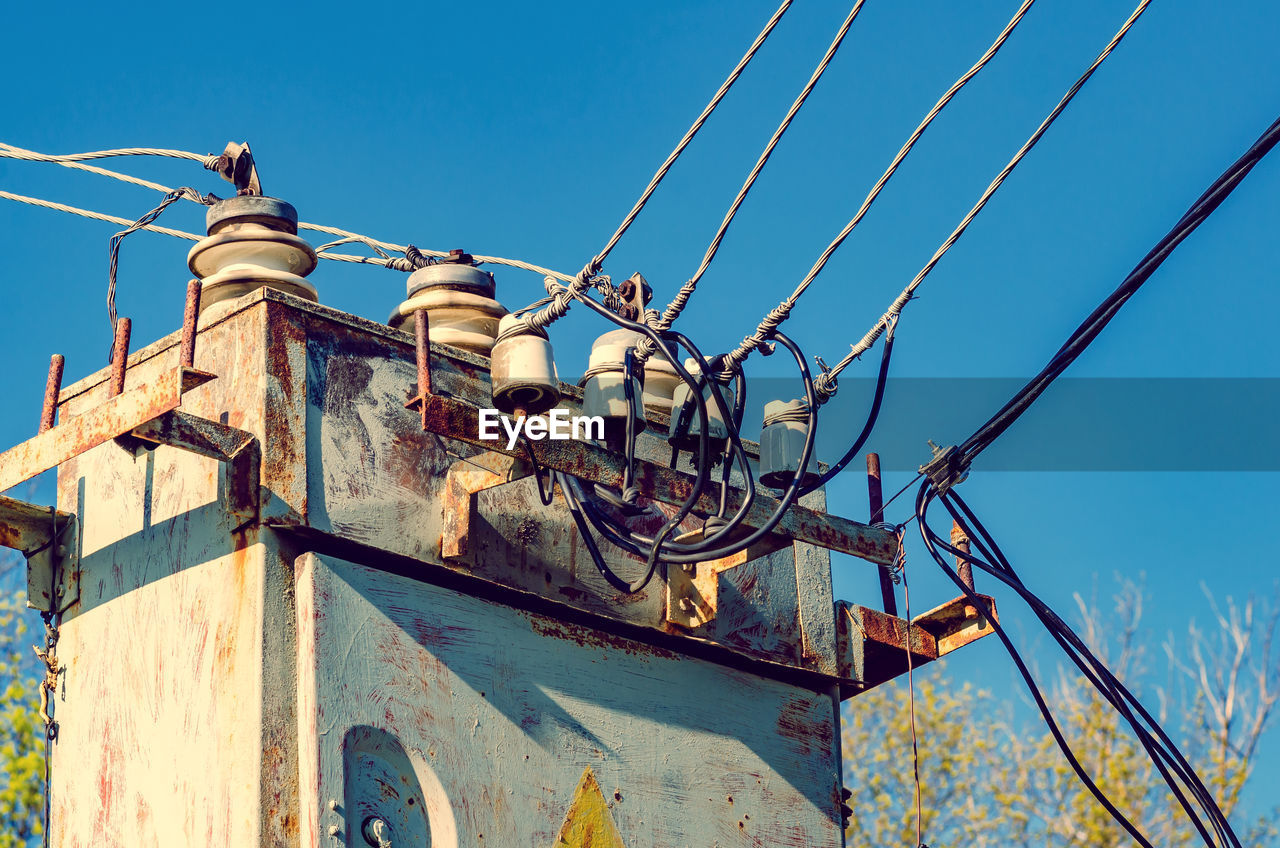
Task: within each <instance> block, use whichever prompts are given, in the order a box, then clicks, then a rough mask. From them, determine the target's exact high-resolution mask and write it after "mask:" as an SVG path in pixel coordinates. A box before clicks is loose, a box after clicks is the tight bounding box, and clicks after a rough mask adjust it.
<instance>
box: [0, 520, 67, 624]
mask: <svg viewBox="0 0 1280 848" xmlns="http://www.w3.org/2000/svg"><path fill="white" fill-rule="evenodd" d="M55 527H57V538H54V528H55ZM79 533H80V529H79V526H78V524H77V522H76V517H75V515H73V514H71V513H69V512H61V511H59V510H55V509H52V508H50V507H47V506H38V505H36V504H33V503H27V502H26V501H20V500H17V499H16V498H7V497H4V496H2V495H0V545H3V546H4V547H6V548H12V549H14V550H16V551H19V552H21V553H22V555H23V556H24V557H26V559H27V606H29V607H31V608H33V609H38V610H40V611H41V612H55V613H57V612H62V611H63V610H65V609H66V608H67V607H69V606H70V605H71V604H73V603H75V602H76V601H77V600H79V599H80V545H79Z"/></svg>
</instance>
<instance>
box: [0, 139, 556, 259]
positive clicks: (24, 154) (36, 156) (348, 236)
mask: <svg viewBox="0 0 1280 848" xmlns="http://www.w3.org/2000/svg"><path fill="white" fill-rule="evenodd" d="M156 149H157V148H149V147H139V148H126V149H125V151H98V152H95V153H74V154H69V155H67V156H55V155H51V154H47V153H37V152H36V151H33V150H26V149H24V148H21V147H15V146H14V145H12V144H6V143H4V142H0V158H8V159H18V160H22V161H28V162H49V163H53V164H57V165H62V166H63V167H67V168H75V169H77V170H81V171H86V172H88V173H92V174H97V175H99V176H103V177H110V178H111V179H113V180H119V181H121V182H125V183H129V184H131V185H136V186H140V187H142V188H149V189H151V190H152V191H158V192H160V193H161V194H169V193H171V192H172V191H173V189H172V188H170V187H169V186H166V185H163V184H161V183H157V182H152V181H151V180H144V179H141V178H139V177H134V176H131V175H129V174H122V173H120V172H118V171H111V170H108V169H106V168H99V167H96V166H93V165H84V164H82V163H81V161H80V160H81V158H84V157H90V158H102V157H103V156H105V155H106V154H111V155H129V156H143V155H157V156H162V155H169V154H172V156H171V158H180V159H191V160H194V161H200V162H202V163H204V164H206V165H207V161H206V160H208V159H212V160H214V161H216V160H217V158H218V157H216V156H214V157H201V156H199V155H198V154H195V153H191V154H184V155H181V156H179V155H177V154H182V153H183V151H163V150H162V151H160V152H157V153H155V154H151V153H148V152H147V151H152V150H156ZM0 197H4V198H5V199H7V200H15V201H17V202H19V203H29V204H31V205H33V206H42V207H44V208H46V209H54V210H56V211H59V212H68V213H70V214H73V215H81V216H82V217H86V218H92V219H95V220H99V221H110V222H112V223H116V224H125V225H128V224H131V223H132V222H131V221H130V220H129V219H127V218H119V217H116V216H113V215H104V214H102V213H96V212H90V211H88V210H84V209H79V208H77V207H74V206H67V205H66V204H60V203H53V202H52V201H43V200H39V199H37V198H30V197H25V196H23V195H16V194H12V193H10V192H0ZM142 229H146V230H150V231H152V232H158V233H164V234H165V235H170V236H175V237H177V238H185V239H188V240H190V241H199V240H200V239H201V238H203V236H199V235H194V234H192V233H184V232H182V231H180V230H171V229H168V228H164V227H149V226H148V227H143V228H142ZM298 229H300V230H309V231H311V232H317V233H326V234H328V235H335V236H340V237H341V240H340V241H338V242H332V243H330V244H329V245H322V246H321V247H320V248H317V249H316V255H317V256H319V257H320V258H322V259H330V260H333V261H336V262H351V263H356V264H360V265H380V266H383V267H387V268H392V269H393V270H398V271H413V270H415V269H414V267H413V265H412V264H411V263H407V262H405V260H404V258H402V257H382V256H379V257H377V258H374V257H370V256H354V255H349V254H342V253H330V252H327V251H325V250H324V248H327V247H334V246H337V245H338V244H345V243H350V242H359V243H361V244H364V245H365V246H367V247H369V248H371V249H373V250H375V251H377V250H378V249H379V248H381V249H384V250H390V251H394V252H397V253H406V252H407V251H408V250H409V248H411V247H413V245H402V244H396V243H394V242H389V241H382V240H380V239H375V238H371V237H369V236H365V235H361V234H359V233H353V232H351V231H349V230H343V229H339V228H338V227H330V226H326V225H323V224H311V223H308V222H306V221H300V222H299V223H298ZM415 249H417V250H418V251H419V252H420V253H422V254H423V255H425V256H431V257H434V258H439V259H443V258H447V257H448V256H449V254H448V252H446V251H441V250H427V249H425V248H415ZM472 258H473V259H475V260H476V261H477V262H480V263H481V264H486V265H505V266H508V267H511V268H517V269H520V270H522V271H530V272H532V273H534V274H541V275H542V276H544V277H546V276H549V277H553V278H554V279H556V280H561V281H563V282H572V280H573V277H572V276H570V275H568V274H564V273H561V272H559V271H554V270H552V269H550V268H544V267H542V266H541V265H535V264H533V263H531V262H524V261H522V260H519V259H506V258H504V257H501V256H484V255H481V254H472Z"/></svg>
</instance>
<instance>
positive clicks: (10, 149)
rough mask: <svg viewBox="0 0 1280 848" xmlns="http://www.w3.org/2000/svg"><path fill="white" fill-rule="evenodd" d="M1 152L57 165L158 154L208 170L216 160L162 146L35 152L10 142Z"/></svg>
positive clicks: (202, 154)
mask: <svg viewBox="0 0 1280 848" xmlns="http://www.w3.org/2000/svg"><path fill="white" fill-rule="evenodd" d="M0 147H3V148H4V150H3V152H0V157H2V158H6V159H25V160H27V161H29V162H53V163H55V164H58V165H65V164H68V163H72V162H85V161H88V160H92V159H112V158H115V157H117V156H159V157H163V158H166V159H189V160H191V161H192V162H199V163H200V164H202V165H204V166H205V167H206V168H209V170H213V168H212V166H213V165H215V164H216V163H217V161H218V158H219V157H218V155H217V154H208V153H190V152H188V151H186V150H171V149H169V148H164V147H122V148H119V149H116V150H91V151H89V152H88V153H66V154H53V153H36V152H35V151H33V150H23V149H22V148H21V147H14V146H13V145H11V144H3V145H0Z"/></svg>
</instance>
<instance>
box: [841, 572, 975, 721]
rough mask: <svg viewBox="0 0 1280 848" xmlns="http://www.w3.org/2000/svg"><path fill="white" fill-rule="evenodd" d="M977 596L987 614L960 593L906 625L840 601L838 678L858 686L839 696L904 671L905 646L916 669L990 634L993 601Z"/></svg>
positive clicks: (852, 692)
mask: <svg viewBox="0 0 1280 848" xmlns="http://www.w3.org/2000/svg"><path fill="white" fill-rule="evenodd" d="M978 598H979V599H980V600H981V601H982V606H983V607H985V609H986V612H983V611H982V610H978V609H974V607H973V606H972V605H971V604H970V603H969V601H968V599H967V597H965V596H963V595H962V596H961V597H959V598H955V599H954V600H951V601H948V602H947V603H945V604H942V605H941V606H938V607H935V608H933V609H931V610H929V611H928V612H926V613H924V614H923V615H919V616H917V617H915V618H914V619H912V620H911V626H910V627H909V628H908V626H907V621H906V619H903V618H899V617H897V616H895V615H889V614H888V613H884V612H881V611H879V610H877V609H872V608H870V607H864V606H861V605H859V604H850V603H847V602H845V601H838V602H837V603H836V639H837V653H838V662H839V670H840V677H841V678H844V679H849V680H853V681H856V682H857V687H856V688H854V689H852V690H851V691H846V692H843V693H842V695H843V696H844V697H849V696H850V695H854V694H857V693H858V692H864V691H866V690H867V689H871V688H873V687H876V686H879V685H880V684H882V683H887V682H888V681H890V680H893V679H894V678H896V677H900V676H902V675H904V674H906V673H907V651H908V649H909V650H910V653H911V666H912V667H913V668H919V667H920V666H922V665H926V664H928V663H931V662H933V661H934V660H936V659H939V658H941V657H944V656H946V655H947V654H949V653H951V652H952V651H954V650H957V649H959V648H963V647H964V646H965V645H969V644H971V643H973V642H976V641H977V640H978V639H981V638H983V637H984V636H989V635H991V634H992V633H994V632H995V628H994V627H992V626H991V621H990V620H988V618H987V614H988V613H989V614H990V616H991V618H992V619H994V620H995V621H996V622H999V621H1000V618H999V615H998V614H997V613H996V604H995V599H994V598H992V597H991V596H989V595H978ZM908 633H909V634H910V637H909V638H910V643H909V644H908V641H907V640H908Z"/></svg>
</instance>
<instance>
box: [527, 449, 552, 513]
mask: <svg viewBox="0 0 1280 848" xmlns="http://www.w3.org/2000/svg"><path fill="white" fill-rule="evenodd" d="M520 443H521V444H522V445H524V452H525V454H526V455H527V456H528V457H529V464H530V465H532V466H533V476H534V479H536V480H537V481H538V500H540V501H542V505H543V506H551V502H552V501H554V500H555V499H556V486H555V483H554V482H551V485H550V486H548V487H546V488H544V487H543V485H542V471H543V468H542V466H541V465H539V464H538V458H537V457H536V456H534V455H533V445H531V444H529V437H528V435H526V434H524V433H523V432H521V438H520ZM549 482H550V481H549Z"/></svg>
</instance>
